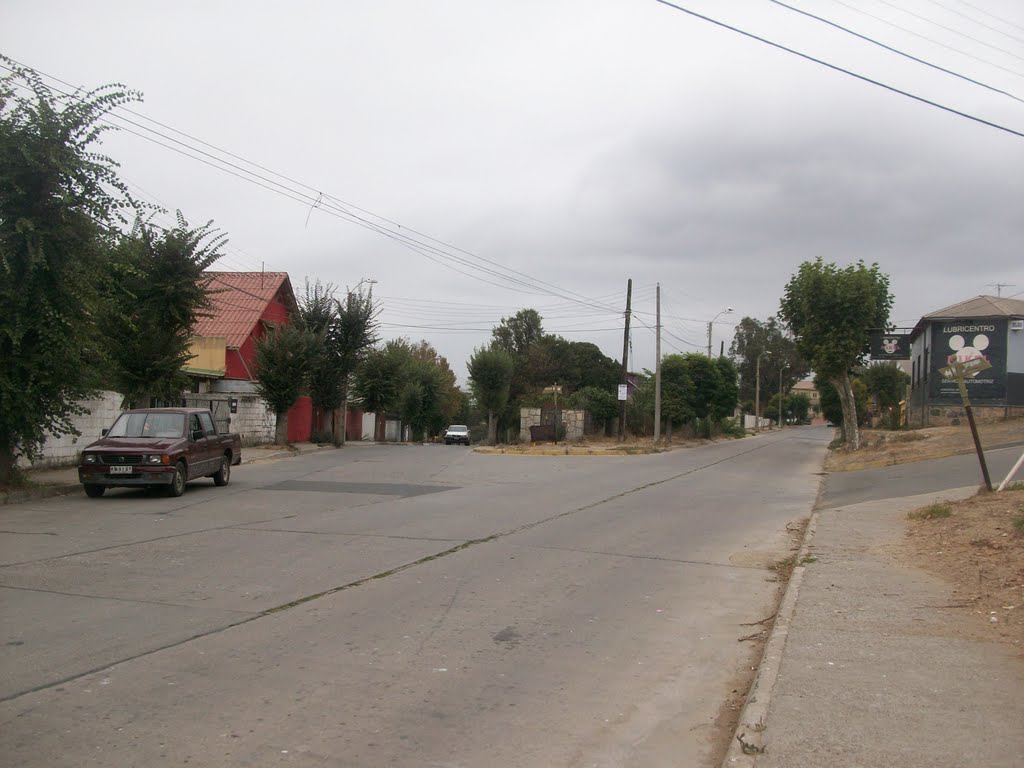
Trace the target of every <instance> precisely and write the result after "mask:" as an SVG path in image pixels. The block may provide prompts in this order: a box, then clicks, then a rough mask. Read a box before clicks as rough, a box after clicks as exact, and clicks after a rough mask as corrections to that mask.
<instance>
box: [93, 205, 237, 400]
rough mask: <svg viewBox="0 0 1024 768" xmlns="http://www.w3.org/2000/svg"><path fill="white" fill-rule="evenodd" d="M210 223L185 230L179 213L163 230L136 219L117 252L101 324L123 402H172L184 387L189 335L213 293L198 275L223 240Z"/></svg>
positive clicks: (212, 258)
mask: <svg viewBox="0 0 1024 768" xmlns="http://www.w3.org/2000/svg"><path fill="white" fill-rule="evenodd" d="M212 225H213V222H208V223H207V224H206V225H205V226H202V227H197V228H195V229H193V228H190V227H189V225H188V222H187V221H186V220H185V218H184V217H183V216H182V215H181V211H178V220H177V226H175V227H174V228H173V229H170V230H166V231H162V232H161V231H158V230H156V229H155V228H154V227H152V226H151V225H149V224H148V223H146V222H144V221H142V220H141V219H139V220H137V221H136V224H135V228H134V230H133V231H132V233H131V235H130V236H129V237H126V238H123V239H121V241H120V242H119V243H118V244H117V246H116V249H115V258H116V259H117V261H118V262H119V264H120V265H122V266H123V274H122V277H121V279H120V280H119V281H118V282H117V284H116V286H115V288H114V297H113V299H114V301H115V302H116V305H115V306H113V307H112V309H111V311H110V312H109V313H108V317H107V318H106V319H105V321H104V331H105V334H104V341H105V345H104V346H105V349H106V354H107V357H108V359H109V360H110V361H111V362H112V364H113V365H112V366H111V371H112V373H111V379H112V382H113V384H114V388H115V389H116V390H117V391H118V392H120V393H121V394H123V395H124V396H125V399H126V400H127V401H128V402H131V403H135V404H137V405H141V406H149V405H150V400H151V398H155V399H157V400H163V401H171V402H173V401H176V400H178V399H179V398H180V396H181V393H182V391H183V390H185V389H186V388H187V387H188V375H187V374H186V373H185V372H184V370H183V366H185V365H186V364H187V363H188V361H189V360H190V359H191V355H190V353H189V347H190V344H191V341H192V338H193V336H192V329H193V328H194V327H195V324H196V321H197V320H198V319H199V318H200V317H203V316H205V315H206V314H207V312H208V311H209V309H210V294H211V293H212V292H213V291H211V289H210V287H209V280H208V279H205V278H204V277H203V271H204V270H205V269H207V268H208V267H210V266H212V265H213V263H214V262H216V261H217V259H218V258H220V255H221V254H220V248H221V246H223V244H224V243H225V241H226V239H227V236H226V235H224V234H217V233H216V231H215V230H213V229H212Z"/></svg>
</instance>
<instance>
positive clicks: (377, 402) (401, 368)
mask: <svg viewBox="0 0 1024 768" xmlns="http://www.w3.org/2000/svg"><path fill="white" fill-rule="evenodd" d="M412 359H413V357H412V349H411V348H410V346H409V343H408V342H407V341H405V340H404V339H394V340H392V341H389V342H387V343H386V344H385V345H384V346H383V347H376V348H373V349H371V350H369V351H368V352H367V354H366V356H365V358H364V359H363V362H362V364H361V365H360V366H359V369H358V371H357V372H356V376H355V385H354V388H353V392H354V394H355V396H356V397H358V398H359V399H360V400H361V401H362V404H363V408H364V409H365V410H366V411H368V412H372V413H374V414H376V424H375V425H374V439H375V440H377V441H378V442H381V441H383V440H384V423H385V417H386V414H387V413H388V412H389V411H397V410H398V406H399V395H400V394H401V391H402V387H403V385H404V384H405V371H406V369H407V367H408V366H409V364H410V363H411V361H412Z"/></svg>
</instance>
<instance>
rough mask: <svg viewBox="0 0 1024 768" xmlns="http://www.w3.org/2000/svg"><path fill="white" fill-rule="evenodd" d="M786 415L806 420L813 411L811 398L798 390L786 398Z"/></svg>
mask: <svg viewBox="0 0 1024 768" xmlns="http://www.w3.org/2000/svg"><path fill="white" fill-rule="evenodd" d="M786 401H787V402H786V406H785V410H786V415H787V416H789V417H791V418H793V419H796V420H797V421H806V420H807V414H808V413H810V412H811V398H809V397H808V396H807V395H805V394H804V393H803V392H797V393H795V394H792V395H790V396H789V397H787V398H786Z"/></svg>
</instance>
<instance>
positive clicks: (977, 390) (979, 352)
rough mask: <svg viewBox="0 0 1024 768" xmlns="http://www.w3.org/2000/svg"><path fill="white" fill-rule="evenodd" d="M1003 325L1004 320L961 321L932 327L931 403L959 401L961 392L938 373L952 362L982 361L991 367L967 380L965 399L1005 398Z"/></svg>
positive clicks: (929, 390)
mask: <svg viewBox="0 0 1024 768" xmlns="http://www.w3.org/2000/svg"><path fill="white" fill-rule="evenodd" d="M1006 324H1007V321H1006V320H1005V319H992V318H976V319H971V318H960V319H957V320H943V321H938V322H934V323H932V334H931V345H932V346H931V352H930V356H931V361H930V363H929V366H928V368H929V384H928V396H929V397H930V398H931V399H933V400H957V401H959V400H960V388H959V386H958V385H957V383H956V381H955V380H954V379H945V378H943V377H942V375H941V374H940V373H939V370H940V369H941V368H945V367H947V366H949V365H951V364H953V363H955V362H961V363H966V362H967V361H969V360H974V359H976V358H979V357H980V358H983V359H984V360H986V361H987V362H988V363H989V365H991V366H992V367H991V368H989V369H987V370H984V371H981V372H980V373H978V375H977V376H975V377H974V378H969V379H967V380H966V384H967V395H968V397H970V398H971V401H972V402H973V401H975V400H1004V399H1005V398H1006V334H1007V330H1006Z"/></svg>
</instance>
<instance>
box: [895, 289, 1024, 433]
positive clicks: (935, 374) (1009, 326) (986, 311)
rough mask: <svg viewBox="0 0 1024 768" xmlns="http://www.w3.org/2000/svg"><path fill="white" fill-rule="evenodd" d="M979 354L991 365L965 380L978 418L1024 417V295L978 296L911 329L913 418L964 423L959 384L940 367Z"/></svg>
mask: <svg viewBox="0 0 1024 768" xmlns="http://www.w3.org/2000/svg"><path fill="white" fill-rule="evenodd" d="M978 358H981V359H983V360H984V364H985V365H986V368H985V369H984V370H981V371H978V372H977V374H976V375H975V376H974V377H973V378H967V379H965V384H966V387H967V393H968V397H969V398H970V402H971V407H972V410H973V411H974V415H975V418H977V419H978V420H986V419H998V418H1009V417H1011V416H1024V300H1021V299H1010V298H1001V297H998V296H975V297H974V298H972V299H968V300H966V301H962V302H960V303H959V304H953V305H952V306H949V307H944V308H942V309H939V310H936V311H935V312H932V313H930V314H927V315H925V316H924V317H922V318H921V319H920V321H918V323H917V325H916V326H915V327H914V330H913V331H912V332H911V334H910V361H911V366H910V377H911V381H910V387H911V388H910V400H909V402H908V413H907V418H908V422H909V423H910V424H911V425H913V426H935V425H941V424H956V423H959V420H960V418H962V417H963V416H964V410H963V405H962V401H961V396H960V388H959V384H958V383H957V381H956V380H955V379H949V378H946V377H944V376H943V375H942V373H941V372H940V371H941V370H942V369H943V368H947V367H948V366H950V365H951V364H952V363H955V362H967V361H969V360H975V359H978Z"/></svg>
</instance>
